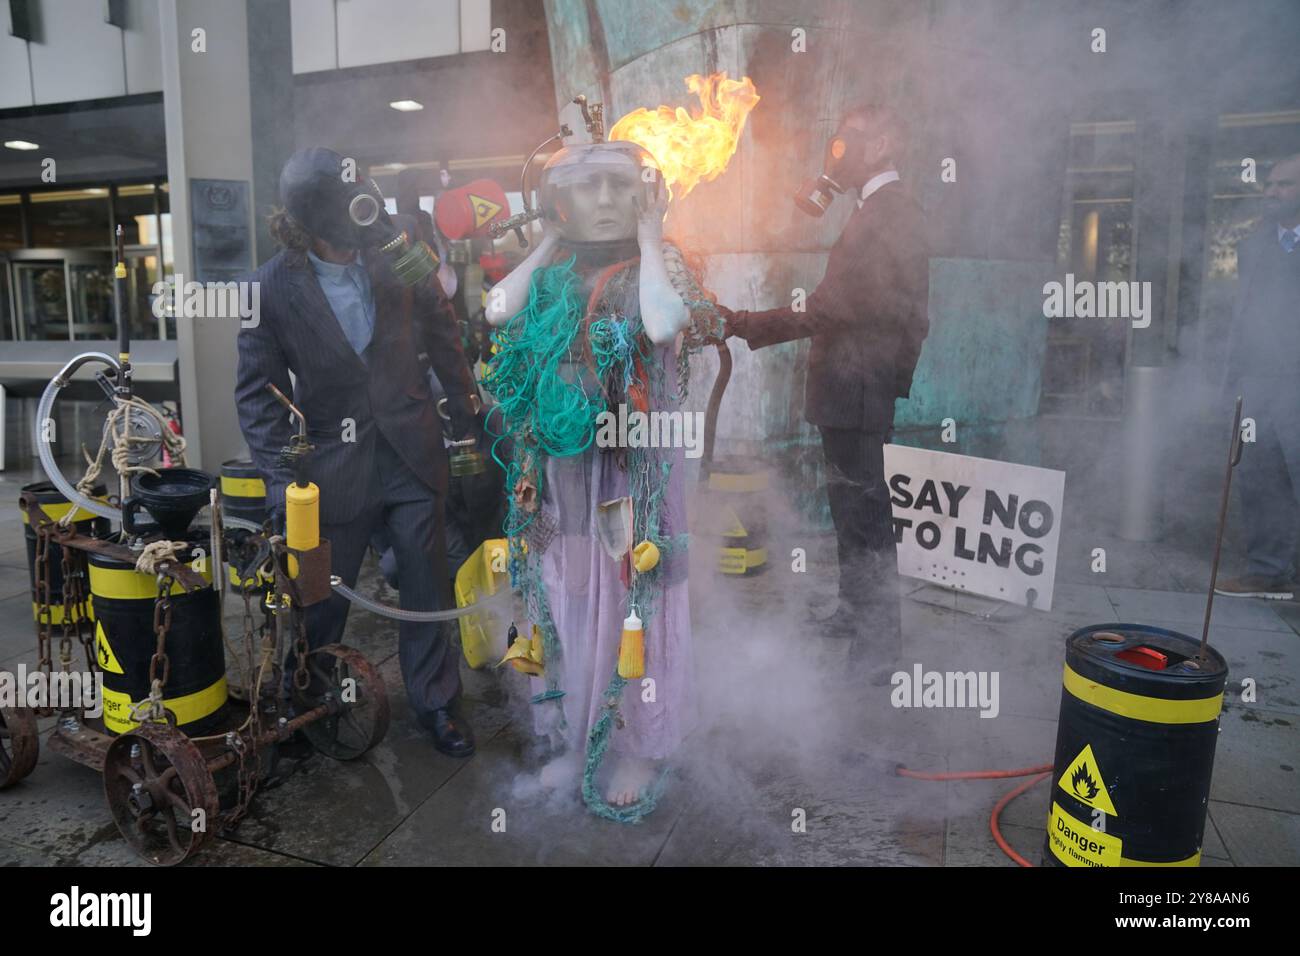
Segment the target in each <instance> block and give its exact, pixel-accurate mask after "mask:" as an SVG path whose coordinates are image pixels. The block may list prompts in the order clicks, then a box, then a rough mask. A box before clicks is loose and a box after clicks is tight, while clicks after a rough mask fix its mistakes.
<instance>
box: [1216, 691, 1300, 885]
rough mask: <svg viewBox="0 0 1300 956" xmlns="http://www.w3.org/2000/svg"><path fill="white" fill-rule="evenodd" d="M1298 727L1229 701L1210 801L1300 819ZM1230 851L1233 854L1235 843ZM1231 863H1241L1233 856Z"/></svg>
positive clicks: (1287, 717)
mask: <svg viewBox="0 0 1300 956" xmlns="http://www.w3.org/2000/svg"><path fill="white" fill-rule="evenodd" d="M1296 723H1297V721H1296V718H1295V715H1293V714H1291V713H1288V712H1285V711H1271V710H1267V709H1265V708H1262V707H1253V706H1249V705H1241V704H1239V703H1236V702H1233V701H1231V700H1225V702H1224V709H1223V717H1222V719H1221V721H1220V724H1219V744H1218V746H1217V747H1216V748H1215V754H1214V778H1213V781H1212V783H1211V786H1210V798H1211V799H1212V800H1221V801H1223V802H1226V803H1236V804H1241V805H1243V806H1254V807H1260V808H1262V809H1269V810H1280V811H1283V812H1286V813H1300V733H1297V732H1296ZM1225 839H1226V838H1225ZM1228 848H1229V849H1230V850H1231V849H1232V845H1231V843H1229V845H1228ZM1233 859H1234V860H1238V862H1240V859H1239V858H1238V857H1237V855H1236V854H1235V853H1234V854H1233ZM1298 859H1300V857H1298Z"/></svg>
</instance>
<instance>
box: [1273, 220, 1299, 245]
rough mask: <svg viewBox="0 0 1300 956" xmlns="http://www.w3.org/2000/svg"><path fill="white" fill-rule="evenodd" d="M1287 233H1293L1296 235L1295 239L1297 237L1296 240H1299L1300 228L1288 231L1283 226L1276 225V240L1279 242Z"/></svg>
mask: <svg viewBox="0 0 1300 956" xmlns="http://www.w3.org/2000/svg"><path fill="white" fill-rule="evenodd" d="M1288 232H1294V233H1295V234H1296V237H1297V238H1300V226H1296V227H1295V228H1294V229H1288V228H1286V227H1285V226H1283V225H1282V224H1281V223H1278V225H1277V238H1278V240H1279V241H1280V240H1281V239H1282V237H1283V236H1285V235H1286V234H1287V233H1288Z"/></svg>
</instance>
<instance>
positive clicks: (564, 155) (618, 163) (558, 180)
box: [538, 140, 663, 242]
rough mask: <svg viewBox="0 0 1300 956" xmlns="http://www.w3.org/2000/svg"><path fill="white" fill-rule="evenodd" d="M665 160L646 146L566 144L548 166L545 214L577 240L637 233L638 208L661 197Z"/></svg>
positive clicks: (543, 180)
mask: <svg viewBox="0 0 1300 956" xmlns="http://www.w3.org/2000/svg"><path fill="white" fill-rule="evenodd" d="M661 189H663V176H662V174H661V173H660V170H659V164H658V163H657V162H655V158H654V157H653V156H651V155H650V152H649V151H648V150H647V149H645V147H643V146H641V145H639V144H637V143H632V142H627V141H623V140H616V141H614V142H609V143H584V144H581V145H577V146H566V147H564V148H563V149H561V150H560V151H559V152H557V153H556V154H555V155H554V156H552V157H551V158H550V159H549V160H548V161H547V163H546V166H545V167H544V168H543V169H542V176H541V181H540V183H539V185H538V193H539V196H540V202H541V208H542V213H543V215H545V216H546V218H547V219H548V220H549V221H551V222H553V223H554V224H555V225H556V227H557V228H558V229H559V232H560V235H561V236H563V237H564V238H565V239H567V240H569V241H571V242H621V241H623V240H626V239H632V238H634V237H635V236H636V223H637V216H638V213H639V209H638V206H646V205H650V204H653V203H654V202H656V201H657V199H658V196H659V190H661Z"/></svg>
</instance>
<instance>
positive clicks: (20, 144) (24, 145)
mask: <svg viewBox="0 0 1300 956" xmlns="http://www.w3.org/2000/svg"><path fill="white" fill-rule="evenodd" d="M5 146H6V147H7V148H9V149H40V148H41V147H40V146H39V145H38V144H36V143H29V142H27V140H25V139H7V140H5Z"/></svg>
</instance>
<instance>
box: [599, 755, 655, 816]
mask: <svg viewBox="0 0 1300 956" xmlns="http://www.w3.org/2000/svg"><path fill="white" fill-rule="evenodd" d="M653 779H654V764H652V763H650V761H648V760H638V759H636V758H635V757H619V758H618V763H617V764H616V765H615V767H614V771H613V773H612V774H611V775H610V778H609V790H608V791H606V794H605V799H606V800H608V801H609V802H610V803H612V804H613V805H614V806H616V807H627V806H631V805H632V804H634V803H636V802H637V801H638V800H640V799H641V798H642V797H643V796H644V795H645V789H646V787H648V786H650V781H651V780H653Z"/></svg>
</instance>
